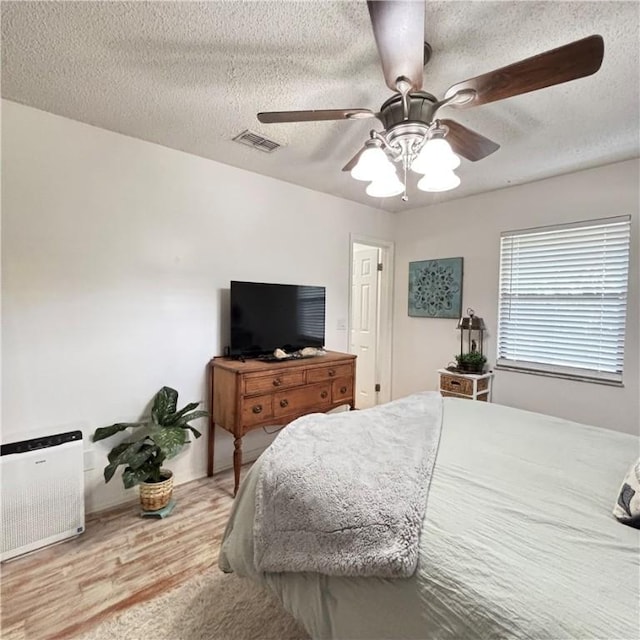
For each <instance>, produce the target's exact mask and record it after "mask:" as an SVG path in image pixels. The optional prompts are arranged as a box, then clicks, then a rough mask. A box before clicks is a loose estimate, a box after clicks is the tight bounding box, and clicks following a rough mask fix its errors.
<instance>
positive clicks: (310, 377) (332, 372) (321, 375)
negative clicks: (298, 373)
mask: <svg viewBox="0 0 640 640" xmlns="http://www.w3.org/2000/svg"><path fill="white" fill-rule="evenodd" d="M352 373H353V365H350V364H338V365H335V366H333V367H318V368H317V369H309V370H308V371H307V382H324V381H325V380H335V379H337V378H342V377H348V376H351V375H352Z"/></svg>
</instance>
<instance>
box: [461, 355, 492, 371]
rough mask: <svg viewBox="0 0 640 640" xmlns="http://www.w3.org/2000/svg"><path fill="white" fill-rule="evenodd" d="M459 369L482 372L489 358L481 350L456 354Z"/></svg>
mask: <svg viewBox="0 0 640 640" xmlns="http://www.w3.org/2000/svg"><path fill="white" fill-rule="evenodd" d="M456 363H457V365H458V369H459V370H460V371H462V372H464V373H482V372H483V371H484V365H485V364H486V363H487V359H486V357H485V356H483V355H482V354H481V353H480V352H479V351H470V352H469V353H461V354H460V355H457V356H456Z"/></svg>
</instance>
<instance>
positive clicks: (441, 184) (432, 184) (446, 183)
mask: <svg viewBox="0 0 640 640" xmlns="http://www.w3.org/2000/svg"><path fill="white" fill-rule="evenodd" d="M458 186H460V177H459V176H457V175H456V174H455V173H454V172H453V171H451V170H446V169H444V170H442V171H433V172H432V173H427V174H426V175H424V176H423V177H422V178H420V180H419V181H418V189H420V191H449V190H451V189H455V188H456V187H458Z"/></svg>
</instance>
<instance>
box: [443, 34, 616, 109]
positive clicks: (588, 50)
mask: <svg viewBox="0 0 640 640" xmlns="http://www.w3.org/2000/svg"><path fill="white" fill-rule="evenodd" d="M603 55H604V41H603V39H602V36H598V35H594V36H589V37H587V38H583V39H582V40H576V41H575V42H572V43H570V44H566V45H564V46H562V47H558V48H557V49H552V50H551V51H546V52H545V53H540V54H538V55H536V56H533V57H531V58H526V59H525V60H521V61H520V62H516V63H514V64H510V65H509V66H507V67H502V68H501V69H496V70H495V71H490V72H489V73H485V74H483V75H481V76H477V77H476V78H471V79H470V80H465V81H464V82H459V83H458V84H454V85H453V86H452V87H449V89H447V92H446V93H445V99H446V98H450V97H451V96H453V95H454V94H456V93H457V92H458V91H460V90H463V89H472V90H473V91H475V97H474V98H473V99H471V100H469V101H468V102H464V103H461V104H459V105H456V106H458V107H459V108H460V109H465V108H468V107H475V106H478V105H481V104H486V103H488V102H495V101H496V100H503V99H504V98H510V97H512V96H517V95H520V94H522V93H528V92H529V91H536V90H538V89H544V88H545V87H551V86H553V85H556V84H561V83H563V82H569V81H570V80H577V79H578V78H584V77H585V76H590V75H591V74H593V73H595V72H596V71H597V70H598V69H599V68H600V65H601V64H602V57H603Z"/></svg>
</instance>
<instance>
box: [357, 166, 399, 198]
mask: <svg viewBox="0 0 640 640" xmlns="http://www.w3.org/2000/svg"><path fill="white" fill-rule="evenodd" d="M403 191H404V185H403V184H402V182H400V180H398V176H397V175H396V174H395V172H394V173H393V175H392V176H389V177H384V178H379V179H377V180H375V181H373V182H372V183H371V184H370V185H368V186H367V188H366V192H367V195H369V196H372V197H373V198H390V197H391V196H397V195H399V194H401V193H402V192H403Z"/></svg>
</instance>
